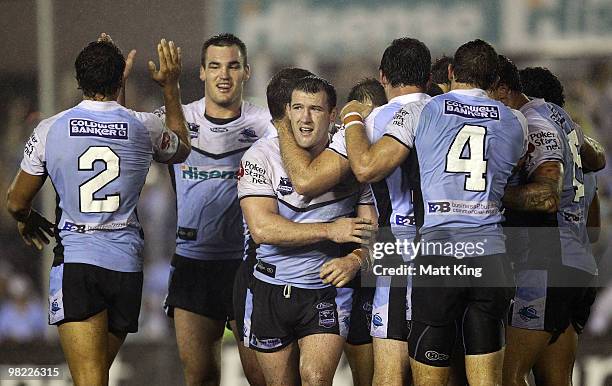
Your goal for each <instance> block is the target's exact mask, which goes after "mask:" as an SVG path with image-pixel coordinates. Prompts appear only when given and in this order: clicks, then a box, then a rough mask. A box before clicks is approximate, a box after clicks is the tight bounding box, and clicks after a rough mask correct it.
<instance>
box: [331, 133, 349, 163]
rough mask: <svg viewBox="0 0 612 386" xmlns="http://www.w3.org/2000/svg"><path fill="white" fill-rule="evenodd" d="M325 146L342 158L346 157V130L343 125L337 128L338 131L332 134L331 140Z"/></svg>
mask: <svg viewBox="0 0 612 386" xmlns="http://www.w3.org/2000/svg"><path fill="white" fill-rule="evenodd" d="M327 148H328V149H329V150H331V151H333V152H336V153H338V154H340V155H341V156H343V157H344V158H347V152H346V130H344V127H341V128H340V129H338V131H336V132H335V133H334V135H333V136H332V140H331V142H330V144H329V146H328V147H327Z"/></svg>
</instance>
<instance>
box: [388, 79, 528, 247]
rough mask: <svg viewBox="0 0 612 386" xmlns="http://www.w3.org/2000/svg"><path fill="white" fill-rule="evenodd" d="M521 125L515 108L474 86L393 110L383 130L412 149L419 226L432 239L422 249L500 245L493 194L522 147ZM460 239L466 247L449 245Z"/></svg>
mask: <svg viewBox="0 0 612 386" xmlns="http://www.w3.org/2000/svg"><path fill="white" fill-rule="evenodd" d="M526 130H527V128H526V123H525V120H524V117H523V116H522V114H520V113H519V112H516V111H514V110H511V109H509V108H508V107H506V106H504V105H503V104H501V103H499V102H497V101H494V100H492V99H490V98H488V97H487V94H486V93H485V92H484V91H483V90H480V89H471V90H454V91H451V92H449V93H447V94H443V95H439V96H437V97H435V98H432V99H431V100H430V101H428V102H423V103H420V104H419V103H411V104H408V105H406V106H404V107H403V108H402V109H401V110H400V111H398V112H397V113H396V114H395V116H394V118H393V120H392V121H391V123H390V124H389V125H388V127H387V133H386V134H385V135H388V136H391V137H393V138H395V139H396V140H398V141H399V142H401V143H403V144H404V145H405V146H407V147H409V148H411V149H412V148H416V151H417V155H418V163H419V168H420V176H421V190H422V194H423V204H424V211H425V219H424V224H423V227H422V228H421V230H420V233H421V235H422V240H423V241H424V242H425V244H428V243H431V245H432V248H429V247H427V249H424V250H423V254H432V255H434V254H436V255H437V254H442V255H451V256H453V255H455V256H473V255H492V254H497V253H503V252H505V243H504V235H503V232H502V229H501V225H500V223H501V222H502V221H503V216H502V214H501V212H500V208H501V199H502V197H503V195H504V189H505V187H506V183H507V181H508V177H509V176H510V174H511V172H512V169H513V168H514V167H515V165H516V164H517V162H518V160H519V159H520V158H521V156H522V155H523V154H524V152H525V148H526V141H525V138H526ZM467 243H471V245H472V247H471V248H470V250H467V249H466V250H462V251H459V250H458V249H457V248H459V246H462V248H463V246H465V245H467ZM436 246H437V247H436ZM459 253H461V255H459Z"/></svg>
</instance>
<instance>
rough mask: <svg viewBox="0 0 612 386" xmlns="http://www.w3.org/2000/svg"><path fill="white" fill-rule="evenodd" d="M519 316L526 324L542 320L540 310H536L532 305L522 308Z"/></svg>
mask: <svg viewBox="0 0 612 386" xmlns="http://www.w3.org/2000/svg"><path fill="white" fill-rule="evenodd" d="M518 314H519V316H520V317H521V319H523V320H524V321H525V322H527V321H529V320H533V319H540V317H539V316H538V310H536V308H535V307H534V306H532V305H529V306H525V307H522V308H521V309H520V310H519V311H518Z"/></svg>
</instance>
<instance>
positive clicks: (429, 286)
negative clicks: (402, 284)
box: [412, 254, 514, 326]
mask: <svg viewBox="0 0 612 386" xmlns="http://www.w3.org/2000/svg"><path fill="white" fill-rule="evenodd" d="M415 265H416V269H417V270H416V272H417V274H416V275H415V276H414V277H413V278H412V280H413V287H412V320H416V321H419V322H422V323H425V324H427V325H431V326H446V325H448V324H451V323H454V321H455V319H457V318H459V317H460V316H462V315H463V313H464V312H465V310H466V309H467V307H468V306H469V307H477V310H478V311H480V312H481V313H483V314H485V315H488V316H489V317H490V318H492V319H500V320H504V319H505V317H506V315H507V312H508V308H509V306H510V300H511V299H512V296H513V295H514V287H513V280H512V273H511V269H510V262H509V261H508V259H507V257H506V255H505V254H497V255H488V256H476V257H466V258H463V259H457V258H454V257H449V256H417V258H416V259H415ZM428 267H431V268H433V269H434V271H435V269H436V268H441V267H442V269H443V270H442V272H444V271H445V268H443V267H449V269H448V270H447V271H446V272H448V273H449V274H448V275H446V274H442V275H430V274H423V272H424V271H425V270H426V269H427V268H428ZM455 267H457V271H456V270H455ZM479 269H480V271H479ZM425 272H427V271H425ZM477 272H480V275H479V274H478V273H477ZM455 273H458V274H455ZM469 273H475V274H473V275H471V274H469ZM478 276H480V277H478Z"/></svg>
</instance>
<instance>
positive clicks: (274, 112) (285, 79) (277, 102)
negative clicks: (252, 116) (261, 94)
mask: <svg viewBox="0 0 612 386" xmlns="http://www.w3.org/2000/svg"><path fill="white" fill-rule="evenodd" d="M309 75H314V74H313V73H312V72H310V71H308V70H304V69H302V68H295V67H287V68H283V69H282V70H280V71H279V72H277V73H276V74H274V76H273V77H272V79H270V82H268V87H267V88H266V98H267V99H268V110H270V115H271V116H272V119H281V118H282V117H283V116H284V115H285V105H286V104H287V103H289V102H290V101H291V92H292V91H293V87H294V86H295V83H296V81H297V80H299V79H301V78H304V77H306V76H309Z"/></svg>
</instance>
